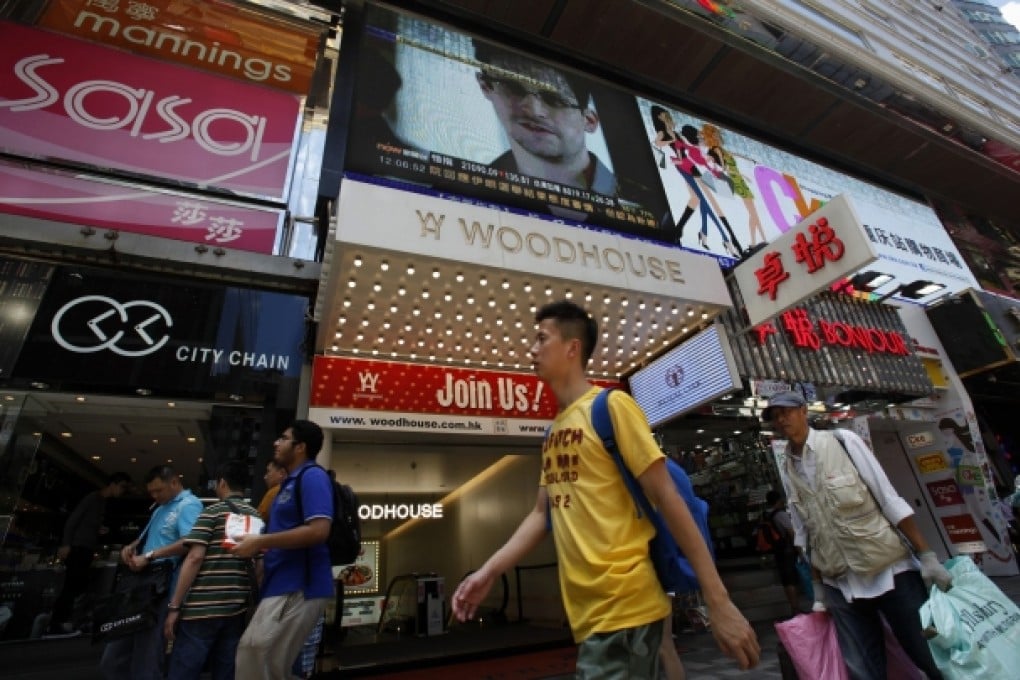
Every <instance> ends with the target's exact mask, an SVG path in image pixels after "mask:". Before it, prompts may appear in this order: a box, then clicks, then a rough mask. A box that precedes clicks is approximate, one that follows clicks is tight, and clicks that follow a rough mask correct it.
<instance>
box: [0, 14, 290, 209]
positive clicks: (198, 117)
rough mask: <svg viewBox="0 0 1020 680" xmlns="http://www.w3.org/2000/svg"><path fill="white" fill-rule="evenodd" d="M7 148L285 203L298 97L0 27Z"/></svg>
mask: <svg viewBox="0 0 1020 680" xmlns="http://www.w3.org/2000/svg"><path fill="white" fill-rule="evenodd" d="M0 30H2V31H3V35H4V40H3V42H2V43H0V148H2V149H3V150H4V151H6V152H8V153H12V154H17V155H21V156H24V157H29V158H50V159H55V160H63V161H71V162H74V163H81V164H86V165H90V166H94V167H99V168H103V169H106V170H114V171H118V172H122V173H126V174H130V175H145V176H150V177H155V178H157V179H159V180H161V181H171V182H183V183H185V184H188V185H193V186H200V187H203V188H215V189H221V190H225V191H230V192H236V193H240V194H244V195H248V196H254V197H257V198H265V199H269V200H277V201H280V200H283V199H284V198H285V197H286V194H287V187H288V183H289V178H290V171H291V155H292V151H293V147H294V142H295V138H296V135H297V132H298V126H299V124H300V119H301V98H300V97H297V96H295V95H293V94H288V93H283V92H278V91H274V90H270V89H268V88H264V87H260V86H257V85H248V84H245V83H241V82H238V81H236V80H233V79H229V78H222V77H219V76H215V75H212V74H209V73H203V72H201V71H195V70H193V69H189V68H186V67H182V66H175V65H172V64H168V63H165V62H160V61H156V60H153V59H148V58H145V57H139V56H136V55H133V54H129V53H125V52H122V51H119V50H114V49H111V48H108V47H102V46H99V45H95V44H93V43H88V42H83V41H80V40H76V39H74V38H68V37H66V36H62V35H59V34H55V33H50V32H48V31H41V30H38V29H34V28H28V27H26V26H21V25H19V24H15V23H10V22H3V23H2V24H0Z"/></svg>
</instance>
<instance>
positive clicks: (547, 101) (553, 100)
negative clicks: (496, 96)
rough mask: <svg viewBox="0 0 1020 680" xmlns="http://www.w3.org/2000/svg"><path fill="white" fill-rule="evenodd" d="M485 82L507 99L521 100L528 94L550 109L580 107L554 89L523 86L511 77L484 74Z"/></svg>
mask: <svg viewBox="0 0 1020 680" xmlns="http://www.w3.org/2000/svg"><path fill="white" fill-rule="evenodd" d="M485 82H486V84H487V85H488V86H489V87H491V88H492V89H494V90H498V91H499V92H500V93H501V94H502V95H503V96H504V97H507V98H509V99H516V100H522V99H524V98H525V97H527V96H528V95H535V96H536V97H538V99H539V100H540V101H541V102H542V103H543V104H544V105H546V106H548V107H549V108H551V109H580V108H582V107H581V105H580V104H578V103H577V102H576V101H573V100H570V99H567V98H566V97H564V96H563V95H561V94H560V93H559V92H556V91H554V90H543V89H536V90H532V89H529V88H527V87H525V86H524V85H523V84H522V83H521V82H519V81H517V80H514V79H512V78H495V77H493V76H485Z"/></svg>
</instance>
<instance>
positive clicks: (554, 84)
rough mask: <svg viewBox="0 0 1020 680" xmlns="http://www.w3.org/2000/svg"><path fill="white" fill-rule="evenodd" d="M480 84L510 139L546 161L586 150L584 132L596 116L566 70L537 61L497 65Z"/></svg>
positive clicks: (591, 129)
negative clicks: (564, 73)
mask: <svg viewBox="0 0 1020 680" xmlns="http://www.w3.org/2000/svg"><path fill="white" fill-rule="evenodd" d="M497 66H498V68H496V69H486V70H485V71H484V72H483V73H481V74H479V78H478V80H479V84H480V85H481V87H482V92H483V93H484V94H485V96H486V98H487V99H488V100H489V101H490V102H492V105H493V108H494V109H495V111H496V116H497V117H498V118H499V121H500V123H501V124H502V125H503V128H504V129H505V130H506V133H507V135H508V136H509V137H510V139H511V141H512V142H514V143H515V144H516V145H517V146H519V147H521V148H522V149H524V150H525V151H527V152H528V153H531V154H533V155H535V156H537V157H539V158H541V159H543V160H546V161H552V162H568V161H570V160H572V159H574V158H576V157H577V155H578V154H581V153H587V149H586V147H585V133H587V132H594V130H595V128H596V127H597V125H598V118H597V117H596V116H595V114H594V112H592V111H591V110H589V109H588V108H587V104H588V102H580V101H578V99H577V96H576V95H575V94H574V92H573V90H572V89H571V87H570V84H569V83H568V82H567V80H566V78H565V77H564V76H563V74H562V73H560V72H559V71H557V70H556V69H554V68H550V67H546V66H542V65H537V64H530V65H524V64H512V63H504V64H498V65H497Z"/></svg>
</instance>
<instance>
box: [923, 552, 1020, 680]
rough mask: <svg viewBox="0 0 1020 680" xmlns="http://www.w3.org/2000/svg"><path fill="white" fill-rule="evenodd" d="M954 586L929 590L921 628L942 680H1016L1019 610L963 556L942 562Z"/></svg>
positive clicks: (1019, 659) (1019, 660) (1019, 653)
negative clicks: (1001, 679) (991, 679)
mask: <svg viewBox="0 0 1020 680" xmlns="http://www.w3.org/2000/svg"><path fill="white" fill-rule="evenodd" d="M945 566H946V569H948V570H949V573H950V574H952V576H953V587H952V588H950V589H949V590H948V591H946V592H942V591H941V590H939V589H938V588H937V587H935V586H933V587H932V589H931V596H930V597H929V599H928V601H927V602H925V603H924V604H923V605H922V606H921V610H920V613H921V627H922V628H924V629H926V630H930V633H933V634H934V637H932V638H930V639H929V640H928V646H929V647H931V653H932V656H933V657H935V663H936V664H938V667H939V670H940V671H942V674H943V675H944V676H945V677H946V680H979V679H980V680H987V679H989V678H996V679H998V678H1016V677H1018V674H1020V608H1017V606H1016V604H1015V603H1014V602H1013V601H1012V600H1010V599H1009V598H1008V597H1006V595H1005V594H1003V592H1002V591H1001V590H999V588H998V586H996V585H995V584H994V583H992V581H991V580H990V579H989V578H988V577H987V576H985V575H984V574H983V573H982V572H981V571H980V570H979V569H978V568H977V567H976V566H975V565H974V562H973V561H972V560H971V559H970V558H969V557H966V556H963V557H954V558H953V559H951V560H949V561H948V562H946V565H945Z"/></svg>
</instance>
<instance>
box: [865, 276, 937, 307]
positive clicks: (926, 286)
mask: <svg viewBox="0 0 1020 680" xmlns="http://www.w3.org/2000/svg"><path fill="white" fill-rule="evenodd" d="M945 288H946V284H944V283H934V282H932V281H914V282H913V283H908V284H906V285H902V286H897V287H896V288H893V289H892V290H891V291H889V292H888V293H886V294H885V295H883V296H882V297H880V298H879V299H878V302H882V301H884V300H888V299H889V298H891V297H892V296H893V295H901V296H902V297H905V298H907V299H908V300H920V299H921V298H923V297H928V296H929V295H932V294H933V293H937V292H939V291H940V290H944V289H945Z"/></svg>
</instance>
